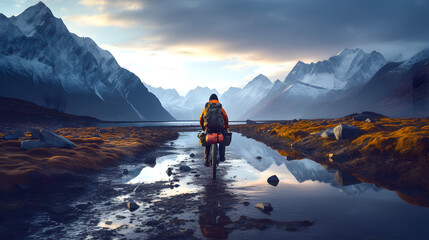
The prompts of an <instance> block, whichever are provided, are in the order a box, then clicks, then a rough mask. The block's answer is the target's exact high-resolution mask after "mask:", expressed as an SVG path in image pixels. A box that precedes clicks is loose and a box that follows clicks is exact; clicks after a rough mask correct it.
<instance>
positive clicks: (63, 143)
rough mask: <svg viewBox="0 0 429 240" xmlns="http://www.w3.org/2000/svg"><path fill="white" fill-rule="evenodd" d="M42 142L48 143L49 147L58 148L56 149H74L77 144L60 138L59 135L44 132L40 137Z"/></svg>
mask: <svg viewBox="0 0 429 240" xmlns="http://www.w3.org/2000/svg"><path fill="white" fill-rule="evenodd" d="M40 141H42V142H44V143H46V144H47V145H48V147H56V148H74V147H76V144H74V143H73V142H71V141H70V140H68V139H67V138H65V137H61V136H58V135H57V134H55V133H53V132H51V131H48V130H43V131H42V132H41V135H40Z"/></svg>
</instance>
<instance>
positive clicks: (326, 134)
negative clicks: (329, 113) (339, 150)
mask: <svg viewBox="0 0 429 240" xmlns="http://www.w3.org/2000/svg"><path fill="white" fill-rule="evenodd" d="M319 136H320V137H322V138H335V134H334V128H328V129H326V130H325V131H321V132H320V133H319Z"/></svg>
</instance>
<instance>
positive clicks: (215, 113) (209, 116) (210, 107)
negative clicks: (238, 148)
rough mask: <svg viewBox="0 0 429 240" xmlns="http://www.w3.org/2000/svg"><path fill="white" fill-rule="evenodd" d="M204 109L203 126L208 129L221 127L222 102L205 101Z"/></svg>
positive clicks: (222, 122) (222, 123)
mask: <svg viewBox="0 0 429 240" xmlns="http://www.w3.org/2000/svg"><path fill="white" fill-rule="evenodd" d="M205 108H206V111H205V113H204V116H203V119H204V127H206V128H208V129H222V128H223V125H224V124H225V122H224V121H223V116H222V104H220V103H211V102H208V103H206V106H205Z"/></svg>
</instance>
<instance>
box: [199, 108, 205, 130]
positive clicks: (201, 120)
mask: <svg viewBox="0 0 429 240" xmlns="http://www.w3.org/2000/svg"><path fill="white" fill-rule="evenodd" d="M205 110H206V109H205V108H204V110H203V111H202V112H201V115H200V126H201V128H202V129H203V130H205V129H206V128H205V127H204V119H203V116H204V111H205Z"/></svg>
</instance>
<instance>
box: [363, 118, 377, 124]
mask: <svg viewBox="0 0 429 240" xmlns="http://www.w3.org/2000/svg"><path fill="white" fill-rule="evenodd" d="M365 122H369V123H373V122H375V120H374V119H372V118H367V119H365Z"/></svg>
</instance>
